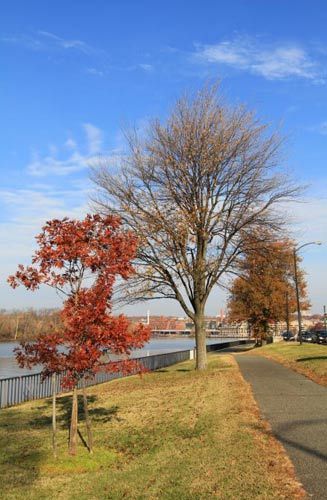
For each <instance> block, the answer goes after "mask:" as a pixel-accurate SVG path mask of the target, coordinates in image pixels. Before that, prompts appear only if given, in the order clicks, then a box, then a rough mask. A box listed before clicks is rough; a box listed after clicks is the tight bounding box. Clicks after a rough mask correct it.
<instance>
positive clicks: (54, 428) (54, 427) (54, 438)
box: [52, 373, 57, 458]
mask: <svg viewBox="0 0 327 500" xmlns="http://www.w3.org/2000/svg"><path fill="white" fill-rule="evenodd" d="M52 450H53V456H54V457H55V458H57V421H56V374H55V373H53V374H52Z"/></svg>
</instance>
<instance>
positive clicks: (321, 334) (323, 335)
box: [313, 330, 327, 344]
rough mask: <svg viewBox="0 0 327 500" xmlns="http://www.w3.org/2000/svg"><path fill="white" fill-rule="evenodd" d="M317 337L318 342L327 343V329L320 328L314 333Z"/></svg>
mask: <svg viewBox="0 0 327 500" xmlns="http://www.w3.org/2000/svg"><path fill="white" fill-rule="evenodd" d="M313 335H314V337H315V341H316V342H317V344H327V331H326V330H318V331H316V332H314V333H313Z"/></svg>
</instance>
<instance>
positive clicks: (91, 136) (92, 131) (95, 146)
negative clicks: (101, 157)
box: [83, 123, 102, 155]
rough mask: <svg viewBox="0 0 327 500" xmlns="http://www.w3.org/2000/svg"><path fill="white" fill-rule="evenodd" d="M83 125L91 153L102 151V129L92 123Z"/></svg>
mask: <svg viewBox="0 0 327 500" xmlns="http://www.w3.org/2000/svg"><path fill="white" fill-rule="evenodd" d="M83 127H84V130H85V132H86V136H87V141H88V148H89V154H90V155H94V154H97V153H100V151H101V148H102V131H101V130H100V129H99V128H98V127H96V126H95V125H92V123H84V125H83Z"/></svg>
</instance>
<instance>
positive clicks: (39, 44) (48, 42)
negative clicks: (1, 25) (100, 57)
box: [0, 30, 98, 55]
mask: <svg viewBox="0 0 327 500" xmlns="http://www.w3.org/2000/svg"><path fill="white" fill-rule="evenodd" d="M0 40H1V41H2V42H3V43H8V44H12V45H19V46H21V47H25V48H26V49H30V50H35V51H42V50H43V51H44V50H75V51H79V52H82V53H84V54H86V55H90V54H95V53H97V52H98V51H97V49H95V48H94V47H92V46H91V45H89V44H88V43H86V42H84V41H82V40H77V39H70V38H63V37H61V36H58V35H56V34H54V33H50V32H49V31H43V30H39V31H37V32H33V33H31V34H26V33H21V34H16V35H9V36H2V37H1V39H0Z"/></svg>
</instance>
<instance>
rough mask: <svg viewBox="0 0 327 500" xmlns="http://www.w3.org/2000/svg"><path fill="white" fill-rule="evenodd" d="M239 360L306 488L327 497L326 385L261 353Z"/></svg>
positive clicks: (238, 357) (316, 497)
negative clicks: (313, 380)
mask: <svg viewBox="0 0 327 500" xmlns="http://www.w3.org/2000/svg"><path fill="white" fill-rule="evenodd" d="M236 360H237V362H238V364H239V367H240V369H241V372H242V374H243V376H244V378H245V379H246V380H247V381H248V382H249V383H250V384H251V385H252V389H253V393H254V397H255V399H256V401H257V403H258V406H259V408H260V411H261V415H262V417H263V418H264V419H266V420H268V421H269V422H270V425H271V427H272V431H273V433H274V435H275V437H276V438H277V439H278V440H279V441H280V442H281V443H282V444H283V446H284V447H285V449H286V451H287V453H288V455H289V457H290V459H291V460H292V462H293V464H294V467H295V470H296V474H297V477H298V479H299V480H300V481H301V483H302V484H303V486H304V488H305V490H306V491H307V492H308V494H309V495H310V497H311V498H313V499H314V500H326V499H327V418H326V417H327V388H326V387H323V386H320V385H318V384H316V383H315V382H312V381H311V380H309V379H307V378H306V377H304V376H303V375H300V374H298V373H296V372H293V371H292V370H289V369H288V368H286V367H284V366H282V365H280V364H279V363H276V362H275V361H271V360H268V359H266V358H263V357H260V356H255V355H250V354H246V355H236Z"/></svg>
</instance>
